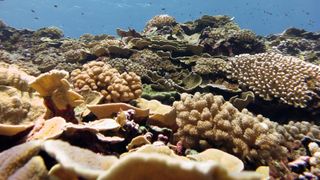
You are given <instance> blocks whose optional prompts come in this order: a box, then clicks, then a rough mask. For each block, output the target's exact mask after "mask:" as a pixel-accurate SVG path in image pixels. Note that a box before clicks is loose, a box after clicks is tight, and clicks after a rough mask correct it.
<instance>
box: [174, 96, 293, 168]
mask: <svg viewBox="0 0 320 180" xmlns="http://www.w3.org/2000/svg"><path fill="white" fill-rule="evenodd" d="M173 106H174V107H175V108H176V111H177V124H178V126H179V129H178V132H177V133H176V136H177V140H181V141H182V143H183V145H184V146H185V147H187V148H198V149H199V148H200V149H207V148H209V147H212V146H221V147H220V148H223V149H226V150H227V151H228V152H231V153H233V154H236V155H238V156H240V157H241V158H242V159H244V160H249V161H252V162H253V161H255V162H256V163H262V164H264V163H266V162H267V161H269V160H270V159H271V158H274V159H277V158H283V157H284V155H285V153H286V152H287V149H286V148H285V147H284V145H285V143H286V142H285V140H284V138H283V137H282V135H281V134H279V133H278V132H277V131H276V128H275V125H274V124H272V123H270V120H269V119H266V118H263V117H262V116H259V117H255V116H253V115H252V114H251V113H249V112H247V110H243V111H242V112H239V111H238V110H237V109H236V108H235V107H233V106H232V104H230V103H229V102H225V101H224V99H223V97H222V96H214V95H212V94H200V93H195V95H194V96H192V95H189V94H182V95H181V101H176V102H174V104H173ZM275 149H276V150H275Z"/></svg>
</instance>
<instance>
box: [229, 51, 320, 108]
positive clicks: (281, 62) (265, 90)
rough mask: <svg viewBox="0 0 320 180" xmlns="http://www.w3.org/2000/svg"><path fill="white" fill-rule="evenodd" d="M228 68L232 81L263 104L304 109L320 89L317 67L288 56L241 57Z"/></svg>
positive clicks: (319, 68)
mask: <svg viewBox="0 0 320 180" xmlns="http://www.w3.org/2000/svg"><path fill="white" fill-rule="evenodd" d="M230 65H231V67H232V71H231V74H232V77H233V78H235V79H237V80H238V81H239V83H240V85H242V86H246V87H248V88H249V89H250V90H253V91H254V93H255V94H257V95H259V96H260V97H262V98H263V99H264V100H272V99H274V98H275V99H278V100H279V101H280V102H282V103H285V104H289V105H293V106H295V107H300V108H305V107H307V106H308V103H309V102H310V101H311V100H312V98H313V97H314V96H316V92H317V91H318V90H319V88H320V67H319V66H315V65H313V64H310V63H307V62H304V61H302V60H300V59H298V58H295V57H292V56H283V55H281V54H276V53H261V54H255V55H248V54H244V55H239V56H236V58H235V59H234V60H233V61H231V63H230Z"/></svg>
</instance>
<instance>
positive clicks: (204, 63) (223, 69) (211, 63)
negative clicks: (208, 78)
mask: <svg viewBox="0 0 320 180" xmlns="http://www.w3.org/2000/svg"><path fill="white" fill-rule="evenodd" d="M229 69H230V66H229V65H228V63H227V62H226V61H225V60H223V59H220V58H199V59H197V61H196V65H195V66H194V67H193V68H192V70H193V71H194V72H196V73H198V74H200V75H206V74H214V75H217V74H226V73H227V72H228V70H229Z"/></svg>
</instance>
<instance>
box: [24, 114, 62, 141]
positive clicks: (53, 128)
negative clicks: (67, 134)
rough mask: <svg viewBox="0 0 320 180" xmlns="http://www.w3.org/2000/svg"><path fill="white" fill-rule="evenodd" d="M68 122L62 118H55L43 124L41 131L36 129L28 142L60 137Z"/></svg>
mask: <svg viewBox="0 0 320 180" xmlns="http://www.w3.org/2000/svg"><path fill="white" fill-rule="evenodd" d="M66 123H67V122H66V120H65V119H63V118H61V117H54V118H51V119H48V120H46V121H44V122H43V125H42V127H41V128H40V129H38V128H37V129H35V131H33V132H32V134H30V135H29V138H28V140H29V141H30V140H46V139H52V138H56V137H58V136H60V135H61V134H62V133H63V131H64V127H65V125H66Z"/></svg>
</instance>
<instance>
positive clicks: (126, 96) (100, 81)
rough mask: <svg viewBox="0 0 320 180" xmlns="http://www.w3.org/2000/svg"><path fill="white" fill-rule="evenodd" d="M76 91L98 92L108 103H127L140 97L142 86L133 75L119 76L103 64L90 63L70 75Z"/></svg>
mask: <svg viewBox="0 0 320 180" xmlns="http://www.w3.org/2000/svg"><path fill="white" fill-rule="evenodd" d="M71 81H72V82H73V84H74V86H75V88H76V90H78V91H82V90H88V89H91V90H96V91H100V92H101V93H102V94H103V95H104V97H105V99H106V100H107V101H108V102H128V101H130V100H132V99H136V98H138V97H140V95H141V94H142V85H141V80H140V77H139V76H137V75H136V74H135V73H132V72H130V73H122V74H120V73H119V72H118V71H117V70H116V69H114V68H112V67H111V66H110V65H109V64H106V63H104V62H97V61H92V62H90V63H88V64H85V65H84V66H83V69H82V70H80V69H76V70H74V71H72V73H71Z"/></svg>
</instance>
